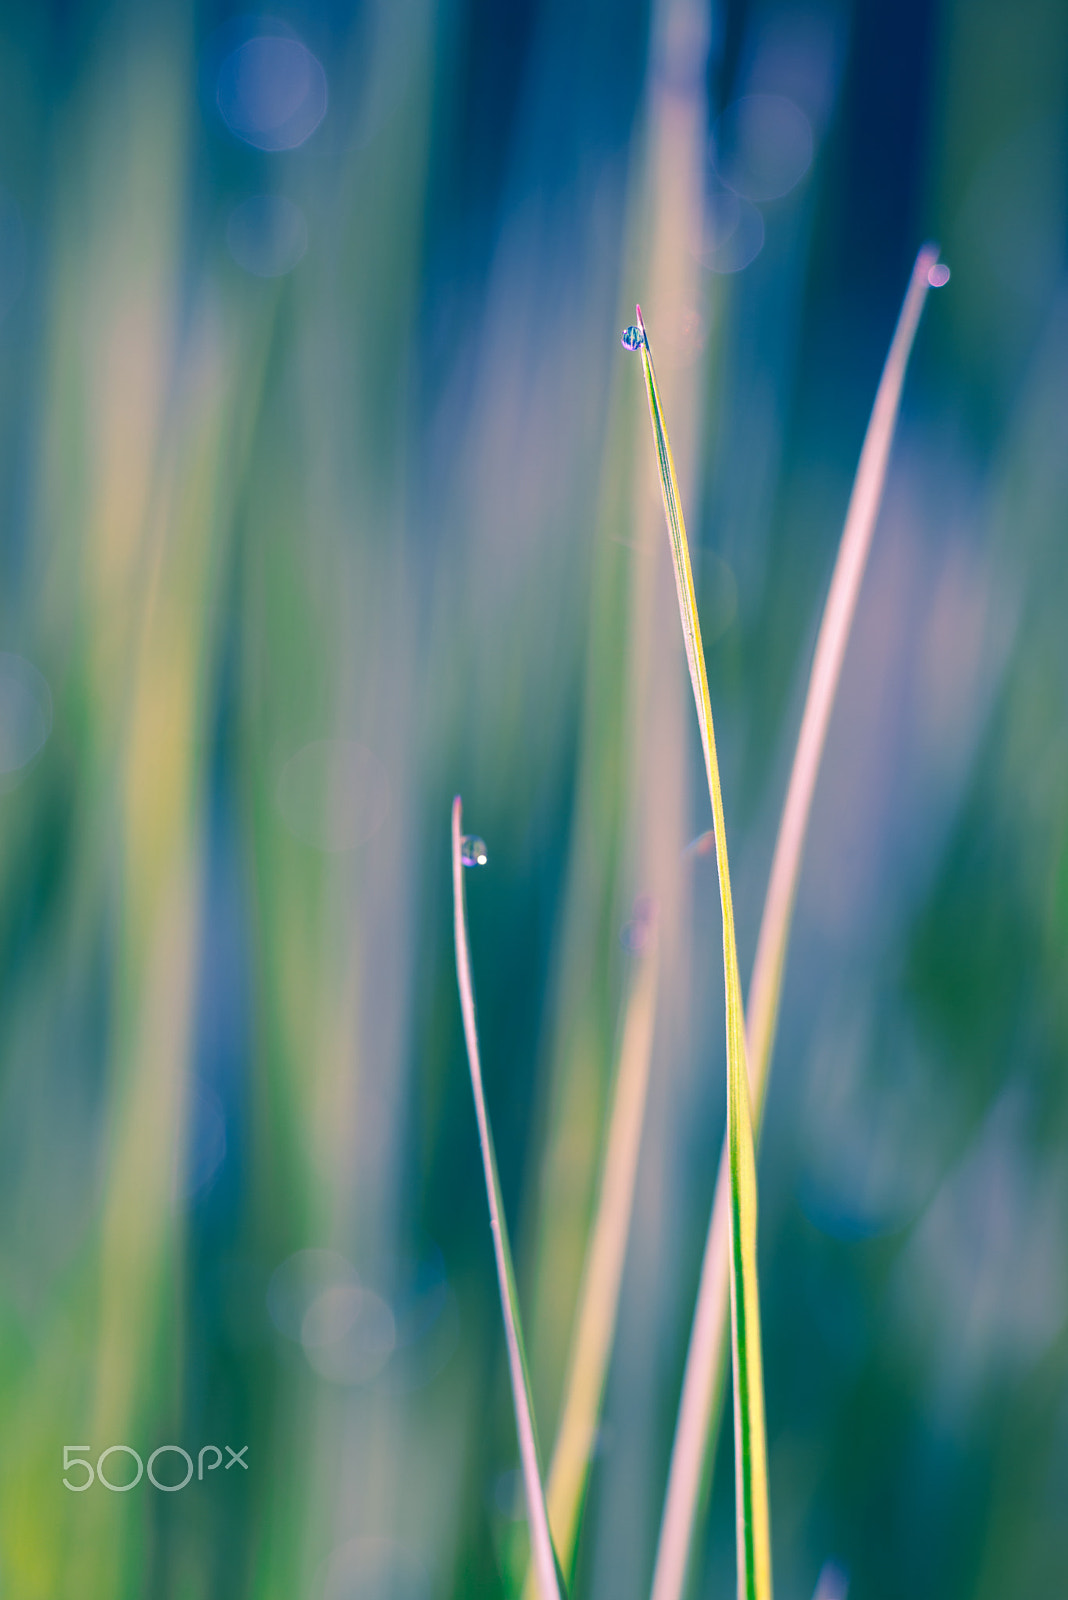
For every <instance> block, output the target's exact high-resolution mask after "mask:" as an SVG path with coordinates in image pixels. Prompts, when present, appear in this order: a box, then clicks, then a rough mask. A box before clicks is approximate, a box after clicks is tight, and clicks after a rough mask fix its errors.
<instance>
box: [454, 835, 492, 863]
mask: <svg viewBox="0 0 1068 1600" xmlns="http://www.w3.org/2000/svg"><path fill="white" fill-rule="evenodd" d="M460 860H461V861H462V862H463V864H464V866H465V867H484V866H485V865H486V862H487V861H488V860H489V857H488V856H487V854H486V844H485V840H483V839H479V838H477V837H476V835H475V834H473V833H465V834H464V836H463V838H462V839H461V840H460Z"/></svg>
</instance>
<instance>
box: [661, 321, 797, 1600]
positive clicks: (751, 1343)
mask: <svg viewBox="0 0 1068 1600" xmlns="http://www.w3.org/2000/svg"><path fill="white" fill-rule="evenodd" d="M637 319H638V328H639V330H640V332H641V334H642V343H641V356H642V367H643V370H644V373H645V387H646V394H647V396H648V400H649V417H650V421H651V422H652V427H653V439H654V442H655V445H656V452H657V464H658V467H659V471H660V486H661V490H662V493H663V500H664V515H665V517H666V519H667V525H668V533H669V536H670V539H671V556H672V565H673V567H674V572H675V588H676V591H677V594H678V600H679V616H680V619H681V622H682V633H683V640H684V643H685V646H686V660H687V664H688V666H689V670H690V682H691V684H692V686H693V694H694V701H695V704H696V706H697V717H698V724H699V727H700V733H701V745H702V749H703V751H704V758H705V774H706V776H707V779H708V793H709V798H710V800H711V802H712V822H713V828H714V830H715V839H716V867H717V870H718V874H719V892H720V903H721V906H722V912H723V981H724V988H725V992H726V1026H727V1149H728V1157H729V1163H728V1164H729V1172H730V1185H729V1202H730V1203H729V1206H728V1223H729V1226H728V1243H729V1247H730V1248H729V1258H730V1301H731V1352H732V1362H731V1370H732V1374H733V1379H734V1444H735V1449H734V1460H735V1525H736V1543H737V1567H738V1594H739V1597H740V1600H771V1526H770V1514H769V1508H768V1476H767V1441H766V1433H765V1423H764V1375H763V1359H762V1355H761V1338H760V1298H759V1291H758V1286H757V1263H756V1224H757V1187H756V1157H755V1152H754V1148H753V1128H752V1120H751V1113H750V1107H749V1071H748V1066H747V1063H746V1040H745V1011H744V1007H743V1004H742V986H741V979H740V977H739V972H738V948H737V942H736V939H735V931H734V908H733V903H732V900H731V884H730V866H729V862H728V858H727V836H726V823H725V820H724V814H723V792H722V788H721V785H720V777H719V761H718V758H717V755H716V738H715V730H714V728H713V725H712V706H711V701H710V699H709V693H708V675H707V673H706V670H705V657H704V647H703V645H702V642H701V624H700V620H699V618H698V614H697V600H696V596H695V594H694V587H693V573H692V571H691V567H690V553H689V546H688V543H687V539H686V524H685V521H684V518H683V512H682V501H681V496H680V494H679V486H678V479H677V477H676V474H675V463H674V461H673V459H672V455H671V446H670V444H669V442H668V436H667V429H666V427H665V424H664V416H663V407H662V405H661V400H660V390H659V387H658V385H657V381H656V372H655V369H654V367H653V359H652V352H651V351H650V348H649V337H648V334H647V333H646V331H645V325H644V323H643V321H642V314H641V307H640V306H639V307H638V308H637Z"/></svg>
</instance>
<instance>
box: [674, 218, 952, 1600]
mask: <svg viewBox="0 0 1068 1600" xmlns="http://www.w3.org/2000/svg"><path fill="white" fill-rule="evenodd" d="M937 261H938V248H937V246H935V245H931V244H928V245H924V247H923V248H922V249H921V250H920V252H919V254H918V255H917V257H916V262H915V265H914V266H913V269H912V275H911V277H910V279H909V285H908V289H907V290H906V293H905V299H904V301H903V303H902V307H901V312H900V315H899V317H898V321H897V327H896V329H895V331H894V337H893V340H892V342H891V345H890V349H889V352H888V354H887V357H886V363H885V365H884V367H883V373H882V377H881V379H880V381H879V388H878V390H877V392H876V396H875V404H874V406H873V407H872V413H871V419H870V421H869V423H868V431H867V433H866V434H865V437H864V444H863V447H862V449H861V453H860V461H859V463H858V465H857V473H856V478H855V479H854V483H853V491H852V494H851V495H850V499H849V506H848V509H847V511H846V519H845V525H844V527H843V530H842V538H841V543H840V545H839V549H838V558H837V560H836V562H835V567H834V572H833V574H832V577H831V584H830V589H829V591H828V595H827V602H826V605H825V606H824V611H823V619H822V621H821V623H820V630H819V635H818V637H817V640H816V650H815V654H814V657H813V662H812V672H811V675H810V677H809V684H808V692H807V695H806V698H805V708H804V712H803V714H802V718H801V729H800V733H799V735H798V740H797V748H796V750H795V753H794V761H793V767H792V769H791V772H790V781H789V784H788V787H787V791H786V801H785V803H784V806H783V812H782V818H781V821H780V823H779V833H778V837H777V839H776V842H775V852H774V856H773V858H772V866H771V875H770V878H769V881H768V890H767V895H766V898H765V901H764V910H763V914H762V916H761V921H760V932H759V935H758V938H757V951H756V958H755V960H754V963H753V975H752V979H751V982H750V986H749V1005H748V1008H747V1012H746V1023H747V1026H746V1034H747V1042H748V1055H749V1074H750V1093H751V1096H752V1107H753V1120H754V1123H755V1125H756V1127H757V1129H759V1127H760V1122H761V1118H762V1114H763V1108H764V1096H765V1092H766V1088H767V1076H768V1068H769V1065H770V1061H771V1051H772V1045H773V1043H774V1038H775V1028H776V1023H777V1019H778V1010H779V996H780V993H781V989H782V976H783V969H784V966H785V961H786V947H787V941H788V938H789V931H790V922H791V919H792V916H793V907H794V899H795V896H796V892H797V881H798V877H799V875H800V870H801V856H802V851H803V848H804V841H805V834H806V832H807V829H808V819H809V814H810V811H811V808H812V796H813V793H814V791H815V787H816V777H817V774H818V772H819V764H820V758H821V756H822V754H823V746H824V743H825V742H826V737H827V728H828V726H829V723H830V717H831V710H832V707H833V705H834V697H835V693H836V691H837V688H838V680H839V677H840V676H841V670H842V662H843V660H844V657H845V650H846V644H847V643H848V640H849V634H850V629H851V627H852V623H853V616H854V613H855V611H856V604H857V596H858V594H859V592H860V584H861V579H862V578H863V576H864V568H865V566H866V564H867V559H868V552H869V550H870V548H871V540H872V534H873V532H874V528H875V521H876V518H877V516H878V513H879V507H880V505H881V503H882V496H883V488H884V485H885V482H886V468H887V463H888V460H889V456H890V446H891V444H892V442H893V436H894V428H895V425H896V422H897V414H898V409H899V406H900V401H901V391H902V387H903V385H904V381H905V372H906V369H907V367H908V361H909V355H910V354H911V351H912V345H913V341H914V339H915V337H916V330H917V328H918V326H919V321H920V314H921V312H922V310H923V305H924V301H925V299H926V297H927V290H928V288H929V287H930V273H931V271H932V269H933V268H934V266H935V264H936V263H937ZM728 1163H729V1151H728V1144H727V1140H726V1139H725V1140H724V1148H723V1153H722V1155H721V1156H720V1165H719V1174H718V1177H717V1181H716V1193H715V1200H714V1202H713V1207H712V1218H711V1221H710V1223H709V1229H708V1237H707V1241H706V1244H705V1253H704V1259H703V1262H702V1265H701V1278H700V1283H699V1286H698V1291H697V1306H696V1309H695V1312H694V1321H693V1327H692V1329H691V1333H690V1345H689V1350H688V1353H687V1358H686V1371H685V1375H684V1378H683V1386H682V1398H681V1401H680V1404H679V1417H678V1423H677V1426H676V1431H675V1442H674V1445H673V1448H672V1455H671V1467H670V1470H669V1475H668V1488H667V1495H666V1497H665V1502H664V1515H663V1520H662V1522H661V1527H660V1539H659V1543H658V1547H657V1558H656V1568H655V1572H654V1577H653V1591H652V1593H653V1600H680V1597H681V1595H682V1593H683V1588H684V1585H685V1579H686V1568H687V1565H688V1561H689V1553H690V1546H691V1541H692V1536H693V1527H694V1521H695V1518H696V1514H697V1506H698V1502H699V1500H700V1499H701V1488H702V1482H703V1481H704V1480H705V1477H706V1467H707V1460H708V1454H709V1449H710V1446H711V1442H712V1440H713V1439H714V1438H715V1437H716V1434H717V1433H718V1431H719V1416H720V1409H721V1406H722V1398H723V1373H724V1367H725V1332H726V1329H725V1323H726V1306H727V1295H728V1273H729V1263H728V1232H729V1229H728V1201H729V1190H730V1185H729V1174H728Z"/></svg>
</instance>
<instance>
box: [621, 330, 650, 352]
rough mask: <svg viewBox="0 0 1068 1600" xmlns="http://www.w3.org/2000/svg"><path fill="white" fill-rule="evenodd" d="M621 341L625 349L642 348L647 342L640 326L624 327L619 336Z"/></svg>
mask: <svg viewBox="0 0 1068 1600" xmlns="http://www.w3.org/2000/svg"><path fill="white" fill-rule="evenodd" d="M619 342H620V344H621V345H622V346H623V348H624V350H640V349H641V347H642V345H643V344H644V343H645V335H644V334H643V333H642V330H641V329H640V328H635V327H630V328H624V329H623V332H622V333H621V334H620V336H619Z"/></svg>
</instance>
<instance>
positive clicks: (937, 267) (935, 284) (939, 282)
mask: <svg viewBox="0 0 1068 1600" xmlns="http://www.w3.org/2000/svg"><path fill="white" fill-rule="evenodd" d="M927 282H928V283H929V284H930V285H931V288H932V289H941V288H943V287H944V286H945V285H946V284H947V283H948V282H949V268H948V267H947V266H946V264H945V262H944V261H936V262H935V264H934V266H933V267H932V268H931V270H930V272H929V273H928V274H927Z"/></svg>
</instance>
